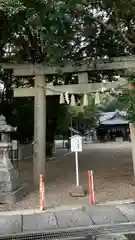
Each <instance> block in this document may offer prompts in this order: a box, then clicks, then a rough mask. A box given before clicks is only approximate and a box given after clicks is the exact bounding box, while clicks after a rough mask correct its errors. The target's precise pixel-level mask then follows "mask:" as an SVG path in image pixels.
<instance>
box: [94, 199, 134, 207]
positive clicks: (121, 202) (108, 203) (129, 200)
mask: <svg viewBox="0 0 135 240" xmlns="http://www.w3.org/2000/svg"><path fill="white" fill-rule="evenodd" d="M133 203H135V200H134V199H123V200H116V201H106V202H103V203H97V204H96V205H98V206H99V205H101V206H103V205H119V204H133Z"/></svg>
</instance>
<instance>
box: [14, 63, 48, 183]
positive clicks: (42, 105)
mask: <svg viewBox="0 0 135 240" xmlns="http://www.w3.org/2000/svg"><path fill="white" fill-rule="evenodd" d="M13 75H14V76H24V77H25V76H35V77H34V79H35V80H34V87H32V88H30V87H29V88H21V89H22V90H23V91H22V93H21V94H18V95H17V96H16V94H15V92H14V97H34V155H33V182H34V184H35V185H36V186H38V185H39V177H40V174H43V175H44V176H45V165H46V160H45V158H46V89H45V74H44V72H43V66H42V65H38V66H37V65H23V64H22V65H19V67H18V66H17V65H15V66H14V68H13Z"/></svg>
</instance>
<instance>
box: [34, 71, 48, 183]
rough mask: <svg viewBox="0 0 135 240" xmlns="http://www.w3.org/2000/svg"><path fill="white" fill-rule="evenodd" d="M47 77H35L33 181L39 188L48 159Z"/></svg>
mask: <svg viewBox="0 0 135 240" xmlns="http://www.w3.org/2000/svg"><path fill="white" fill-rule="evenodd" d="M44 86H45V76H44V75H36V77H35V98H34V104H35V112H34V156H33V180H34V184H35V185H36V186H38V184H39V177H40V174H43V175H45V165H46V164H45V163H46V162H45V158H46V154H45V153H46V149H45V146H46V142H45V140H46V95H45V87H44Z"/></svg>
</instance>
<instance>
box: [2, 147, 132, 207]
mask: <svg viewBox="0 0 135 240" xmlns="http://www.w3.org/2000/svg"><path fill="white" fill-rule="evenodd" d="M64 153H65V152H64V151H60V152H59V153H57V154H56V159H54V160H52V161H50V162H48V163H47V176H46V207H55V206H60V205H76V204H77V205H80V204H88V196H86V197H84V198H71V197H70V196H69V194H68V193H69V190H70V189H71V187H72V185H74V184H75V161H74V154H73V153H71V154H68V155H66V156H63V155H64ZM89 169H91V170H93V171H94V187H95V198H96V202H97V203H101V202H104V201H113V200H123V199H129V198H133V199H134V198H135V185H134V179H133V167H132V155H131V144H130V143H105V144H91V145H85V147H84V150H83V152H82V153H79V173H80V184H81V185H82V186H83V187H84V188H85V189H87V171H88V170H89ZM19 175H20V177H21V179H23V180H25V181H26V182H28V183H29V185H30V186H32V161H30V160H27V161H25V162H21V163H20V164H19ZM37 207H39V196H38V191H36V190H35V189H33V187H31V192H30V194H28V195H27V196H26V197H24V198H23V199H22V200H21V201H20V202H18V203H17V204H15V205H13V206H7V205H0V211H6V210H15V209H16V210H18V209H28V208H37Z"/></svg>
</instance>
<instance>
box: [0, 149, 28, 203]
mask: <svg viewBox="0 0 135 240" xmlns="http://www.w3.org/2000/svg"><path fill="white" fill-rule="evenodd" d="M27 193H28V187H27V186H26V185H24V184H22V182H21V181H20V179H19V177H18V173H17V171H16V170H15V169H14V167H13V165H12V163H11V161H10V159H9V157H8V151H4V152H3V154H2V155H1V158H0V203H10V204H13V203H15V202H16V201H19V200H20V199H21V198H22V197H24V196H25V195H26V194H27Z"/></svg>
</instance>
